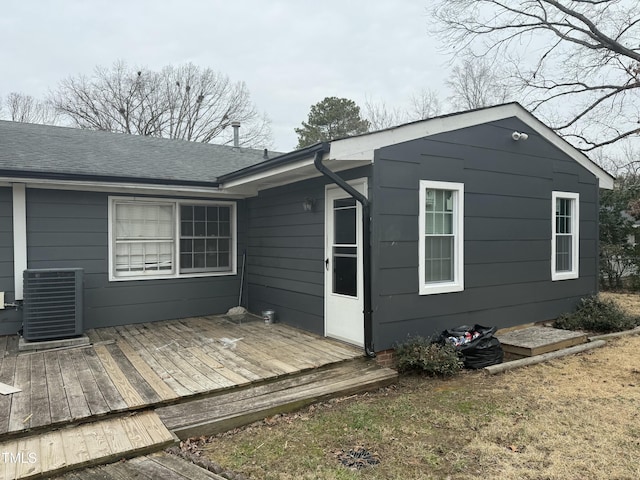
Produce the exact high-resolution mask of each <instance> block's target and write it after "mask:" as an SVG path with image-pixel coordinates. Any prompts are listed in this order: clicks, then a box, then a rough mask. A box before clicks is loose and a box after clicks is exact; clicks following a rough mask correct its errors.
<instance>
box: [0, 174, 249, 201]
mask: <svg viewBox="0 0 640 480" xmlns="http://www.w3.org/2000/svg"><path fill="white" fill-rule="evenodd" d="M14 183H24V184H25V185H26V186H27V187H28V188H39V189H45V190H75V191H83V192H85V191H86V192H107V193H120V194H122V195H129V194H130V195H177V194H179V195H180V196H181V197H190V196H199V197H203V196H214V197H216V198H218V197H228V198H245V197H246V196H247V195H245V194H243V193H242V192H241V191H238V189H236V191H234V192H229V191H228V190H226V189H223V188H217V187H190V186H182V185H153V184H145V183H135V182H132V183H117V182H113V183H110V182H90V181H75V180H50V179H40V178H26V177H25V178H23V177H0V186H10V185H12V184H14Z"/></svg>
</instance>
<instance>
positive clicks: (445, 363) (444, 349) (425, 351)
mask: <svg viewBox="0 0 640 480" xmlns="http://www.w3.org/2000/svg"><path fill="white" fill-rule="evenodd" d="M396 365H397V368H398V371H399V372H420V373H424V374H426V375H429V376H432V377H451V376H453V375H455V374H457V373H458V372H460V370H462V361H461V360H460V357H459V356H458V353H457V352H456V350H455V348H454V347H453V346H452V345H448V344H447V345H440V344H438V343H433V342H432V341H431V340H429V339H427V338H424V337H420V336H416V337H410V338H409V339H408V340H407V341H406V342H404V343H401V344H399V345H397V346H396Z"/></svg>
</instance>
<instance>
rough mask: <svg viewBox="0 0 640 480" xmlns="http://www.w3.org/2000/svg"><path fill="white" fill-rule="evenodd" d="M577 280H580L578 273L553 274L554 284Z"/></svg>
mask: <svg viewBox="0 0 640 480" xmlns="http://www.w3.org/2000/svg"><path fill="white" fill-rule="evenodd" d="M576 278H579V275H578V272H562V273H555V272H552V273H551V281H552V282H558V281H561V280H574V279H576Z"/></svg>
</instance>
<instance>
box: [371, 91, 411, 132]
mask: <svg viewBox="0 0 640 480" xmlns="http://www.w3.org/2000/svg"><path fill="white" fill-rule="evenodd" d="M363 117H364V118H365V119H367V121H368V122H369V127H370V129H371V130H372V131H375V130H383V129H385V128H391V127H395V126H396V125H400V124H402V123H406V122H408V121H409V116H408V114H407V112H406V111H404V110H402V109H401V108H399V107H389V106H388V105H387V103H386V102H385V101H384V100H381V101H375V100H372V99H371V98H369V97H365V100H364V107H363Z"/></svg>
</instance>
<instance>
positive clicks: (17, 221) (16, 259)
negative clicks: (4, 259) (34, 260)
mask: <svg viewBox="0 0 640 480" xmlns="http://www.w3.org/2000/svg"><path fill="white" fill-rule="evenodd" d="M26 269H27V198H26V188H25V184H24V183H14V184H13V278H14V282H15V299H16V300H22V299H23V292H22V276H23V272H24V271H25V270H26Z"/></svg>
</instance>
